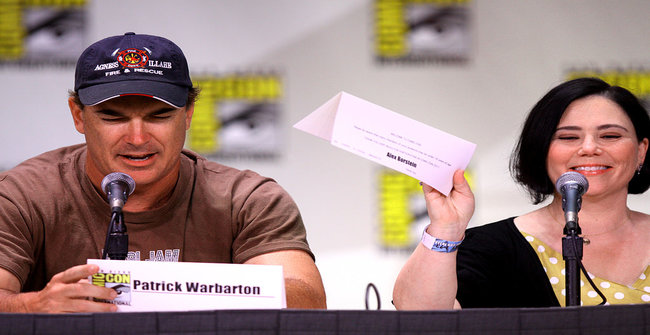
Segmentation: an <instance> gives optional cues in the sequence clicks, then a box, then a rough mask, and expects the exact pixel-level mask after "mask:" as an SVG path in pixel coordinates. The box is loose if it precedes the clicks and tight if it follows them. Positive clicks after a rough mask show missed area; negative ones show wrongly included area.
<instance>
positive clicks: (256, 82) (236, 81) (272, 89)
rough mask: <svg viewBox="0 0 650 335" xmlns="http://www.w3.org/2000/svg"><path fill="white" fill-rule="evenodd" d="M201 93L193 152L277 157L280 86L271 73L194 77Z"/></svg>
mask: <svg viewBox="0 0 650 335" xmlns="http://www.w3.org/2000/svg"><path fill="white" fill-rule="evenodd" d="M192 77H193V78H194V84H195V86H197V87H199V88H200V89H201V96H200V99H199V100H198V101H197V102H196V104H195V106H194V115H193V116H192V125H191V126H190V130H189V131H188V141H187V146H188V148H189V149H191V150H193V151H196V152H198V153H200V154H203V155H205V156H206V157H208V158H215V159H224V158H226V159H241V158H246V159H257V160H267V159H273V158H276V157H277V156H278V155H279V152H280V148H281V143H280V137H281V129H280V116H281V115H280V114H281V106H280V100H281V98H282V82H281V80H280V77H279V76H278V75H276V74H273V73H255V72H250V73H238V74H214V75H193V76H192Z"/></svg>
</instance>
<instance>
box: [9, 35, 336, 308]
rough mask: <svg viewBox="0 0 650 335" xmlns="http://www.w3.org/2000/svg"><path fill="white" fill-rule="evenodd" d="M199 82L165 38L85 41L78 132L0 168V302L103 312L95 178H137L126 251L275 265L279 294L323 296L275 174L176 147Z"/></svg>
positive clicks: (302, 302) (298, 300)
mask: <svg viewBox="0 0 650 335" xmlns="http://www.w3.org/2000/svg"><path fill="white" fill-rule="evenodd" d="M196 95H197V90H196V89H195V88H193V87H192V82H191V80H190V76H189V70H188V66H187V61H186V60H185V56H184V55H183V53H182V51H181V50H180V49H179V48H178V46H176V45H175V44H174V43H173V42H171V41H169V40H167V39H164V38H161V37H156V36H149V35H136V34H134V33H127V34H125V35H122V36H113V37H109V38H106V39H103V40H101V41H99V42H96V43H95V44H93V45H91V46H90V47H88V49H86V50H85V51H84V52H83V53H82V54H81V56H80V58H79V61H78V63H77V69H76V75H75V90H74V92H71V97H70V99H69V101H68V104H69V107H70V111H71V113H72V118H73V120H74V125H75V127H76V129H77V130H78V131H79V132H80V133H82V134H84V136H85V138H86V143H85V144H81V145H75V146H71V147H65V148H61V149H58V150H54V151H51V152H48V153H44V154H42V155H40V156H37V157H35V158H32V159H30V160H27V161H25V162H23V163H22V164H20V165H18V166H17V167H15V168H14V169H12V170H9V171H7V172H4V173H1V174H0V311H2V312H28V313H41V312H54V313H56V312H107V311H115V310H116V306H115V305H113V304H109V303H102V302H97V301H95V300H94V299H89V298H96V299H112V298H114V297H115V296H116V293H115V292H114V290H112V289H108V288H103V287H98V286H95V285H91V284H90V283H88V282H87V280H86V278H88V276H90V275H92V274H93V273H95V272H97V271H98V267H97V266H95V265H88V264H85V263H86V259H88V258H101V255H102V249H103V247H104V241H105V240H104V238H105V236H106V231H107V227H108V223H109V222H110V213H111V210H110V207H109V205H108V203H107V201H106V200H105V198H106V196H105V195H104V192H103V191H102V190H101V186H100V184H101V181H102V179H103V178H104V176H106V175H107V174H109V173H111V172H116V171H118V172H123V173H126V174H128V175H130V176H131V177H133V179H134V180H135V182H136V188H135V191H134V193H133V194H131V195H130V196H129V197H128V201H127V202H126V204H125V205H124V219H125V222H126V225H127V232H128V235H129V243H130V244H129V256H128V259H136V260H144V259H146V258H149V259H148V260H168V261H193V262H221V263H245V264H279V265H282V266H283V269H284V276H285V283H286V292H287V307H289V308H325V292H324V289H323V284H322V281H321V277H320V274H319V272H318V269H317V268H316V265H315V264H314V261H313V255H312V254H311V251H310V250H309V246H308V244H307V241H306V235H305V230H304V226H303V223H302V219H301V217H300V213H299V212H298V209H297V207H296V205H295V203H294V202H293V200H292V199H291V198H290V197H289V195H288V194H287V193H286V192H285V191H284V190H283V189H282V188H281V187H280V186H279V185H277V184H276V183H275V182H274V181H273V180H271V179H268V178H264V177H261V176H259V175H257V174H255V173H254V172H250V171H239V170H236V169H233V168H229V167H226V166H223V165H220V164H218V163H215V162H209V161H207V160H205V159H204V158H202V157H200V156H198V155H196V154H194V153H192V152H190V151H188V150H183V143H184V140H185V132H186V131H187V129H189V127H190V122H191V119H192V113H193V110H194V109H193V108H194V100H195V98H196Z"/></svg>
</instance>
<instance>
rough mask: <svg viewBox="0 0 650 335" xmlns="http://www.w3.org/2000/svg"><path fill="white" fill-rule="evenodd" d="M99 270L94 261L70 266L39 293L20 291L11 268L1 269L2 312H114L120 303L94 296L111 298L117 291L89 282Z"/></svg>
mask: <svg viewBox="0 0 650 335" xmlns="http://www.w3.org/2000/svg"><path fill="white" fill-rule="evenodd" d="M97 271H99V267H98V266H97V265H95V264H84V265H78V266H74V267H71V268H69V269H67V270H65V271H63V272H61V273H58V274H56V275H54V277H52V279H51V280H50V282H49V283H48V284H47V285H46V286H45V288H44V289H43V290H41V291H38V292H27V293H19V291H20V282H19V281H18V278H16V277H15V276H14V275H13V274H11V273H10V272H9V271H6V270H4V269H0V311H3V312H18V313H77V312H86V313H97V312H114V311H116V310H117V306H116V305H114V304H110V303H104V302H97V301H93V298H94V299H102V300H112V299H114V298H115V297H117V292H115V291H114V290H112V289H110V288H106V287H99V286H96V285H92V284H91V283H89V282H88V280H87V278H88V276H91V275H93V274H95V273H97Z"/></svg>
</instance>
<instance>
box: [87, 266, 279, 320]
mask: <svg viewBox="0 0 650 335" xmlns="http://www.w3.org/2000/svg"><path fill="white" fill-rule="evenodd" d="M88 264H97V265H99V268H100V270H99V272H98V273H97V274H95V275H93V276H91V277H89V278H88V280H89V281H90V282H91V283H93V284H95V285H98V286H104V287H109V288H112V289H114V290H116V291H117V292H118V296H117V298H115V299H114V300H113V301H111V302H112V303H114V304H116V305H117V306H118V311H120V312H135V311H190V310H211V309H280V308H286V305H287V304H286V295H285V287H284V276H283V274H282V266H281V265H252V264H251V265H249V264H216V263H192V262H145V261H118V260H102V259H89V260H88Z"/></svg>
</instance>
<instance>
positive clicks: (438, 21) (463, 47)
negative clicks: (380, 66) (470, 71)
mask: <svg viewBox="0 0 650 335" xmlns="http://www.w3.org/2000/svg"><path fill="white" fill-rule="evenodd" d="M470 3H471V1H470V0H375V13H374V14H375V24H374V26H375V56H376V59H377V60H378V61H380V62H381V63H415V64H419V63H462V62H465V61H467V60H468V59H469V56H470V51H471V42H472V38H471V31H470V28H471V22H470V21H471V16H470V11H471V9H470V6H469V5H470Z"/></svg>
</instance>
